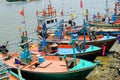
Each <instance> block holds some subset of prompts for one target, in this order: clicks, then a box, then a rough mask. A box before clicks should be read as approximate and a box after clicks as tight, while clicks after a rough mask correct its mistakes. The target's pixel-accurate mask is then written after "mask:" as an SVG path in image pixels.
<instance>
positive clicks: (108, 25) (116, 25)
mask: <svg viewBox="0 0 120 80" xmlns="http://www.w3.org/2000/svg"><path fill="white" fill-rule="evenodd" d="M88 24H89V25H90V26H96V27H101V28H119V24H102V23H91V22H88Z"/></svg>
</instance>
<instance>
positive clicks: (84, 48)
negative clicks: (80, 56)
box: [83, 19, 86, 51]
mask: <svg viewBox="0 0 120 80" xmlns="http://www.w3.org/2000/svg"><path fill="white" fill-rule="evenodd" d="M83 22H84V24H83V26H84V44H83V51H85V50H86V23H85V19H83Z"/></svg>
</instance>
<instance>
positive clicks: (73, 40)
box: [70, 33, 77, 65]
mask: <svg viewBox="0 0 120 80" xmlns="http://www.w3.org/2000/svg"><path fill="white" fill-rule="evenodd" d="M70 35H71V43H72V49H73V56H74V65H76V64H77V63H76V53H75V48H74V43H75V39H73V37H72V35H73V33H71V34H70Z"/></svg>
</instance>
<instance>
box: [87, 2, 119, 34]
mask: <svg viewBox="0 0 120 80" xmlns="http://www.w3.org/2000/svg"><path fill="white" fill-rule="evenodd" d="M106 4H107V3H106ZM119 4H120V2H119V1H117V2H115V8H114V14H113V15H112V16H111V15H110V14H109V8H108V7H107V9H106V14H105V15H104V16H101V15H100V14H99V13H98V14H97V16H95V15H94V17H93V21H88V24H89V25H90V27H92V28H96V30H97V34H110V35H118V34H120V10H119V7H120V5H119Z"/></svg>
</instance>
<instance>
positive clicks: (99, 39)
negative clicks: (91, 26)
mask: <svg viewBox="0 0 120 80" xmlns="http://www.w3.org/2000/svg"><path fill="white" fill-rule="evenodd" d="M85 39H86V45H94V46H98V47H102V45H103V44H104V43H105V44H106V46H107V47H106V51H109V49H110V48H111V47H112V46H113V44H114V43H115V41H116V40H117V37H115V36H107V35H106V36H104V35H96V39H93V40H91V36H89V35H86V36H85ZM70 40H71V36H70V35H64V39H61V40H60V41H59V44H65V43H66V44H68V43H69V41H70ZM54 41H56V42H57V41H58V40H57V39H55V38H54V34H49V37H48V38H47V42H48V43H49V42H54ZM78 44H80V45H81V44H84V36H83V35H79V36H78Z"/></svg>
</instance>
